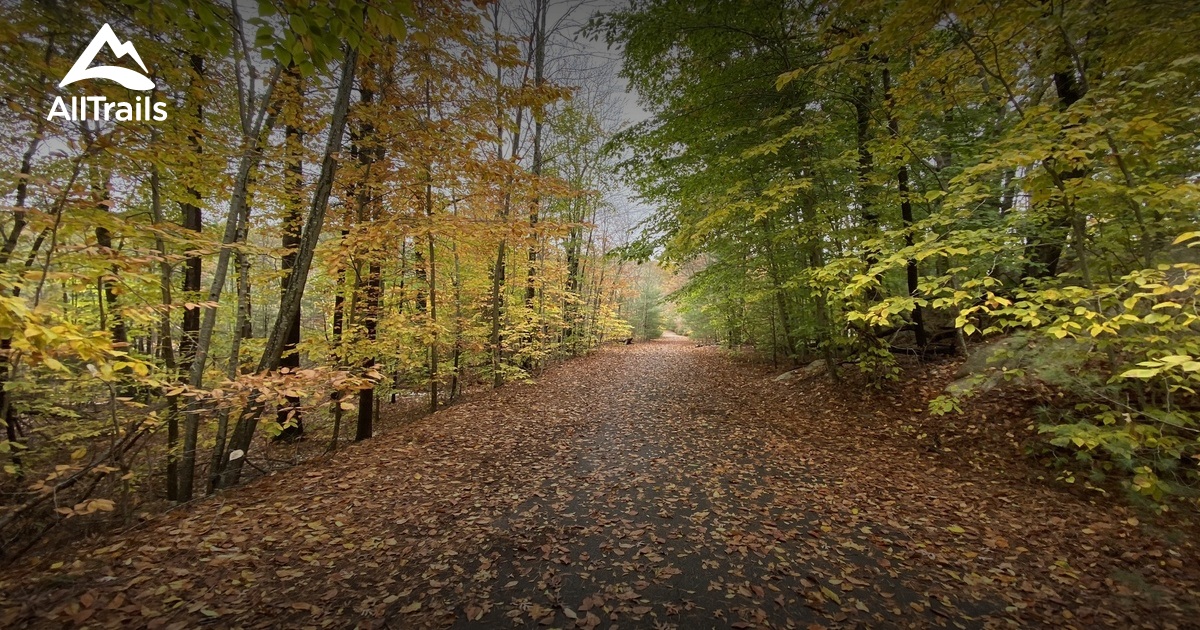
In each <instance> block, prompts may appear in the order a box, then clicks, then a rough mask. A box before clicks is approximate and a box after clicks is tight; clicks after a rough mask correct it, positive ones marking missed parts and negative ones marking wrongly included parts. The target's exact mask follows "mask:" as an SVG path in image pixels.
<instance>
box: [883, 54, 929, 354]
mask: <svg viewBox="0 0 1200 630" xmlns="http://www.w3.org/2000/svg"><path fill="white" fill-rule="evenodd" d="M883 100H884V102H886V103H887V109H888V132H889V133H890V135H891V136H892V140H894V141H899V139H900V121H899V120H898V119H897V118H896V104H895V102H894V101H893V100H892V80H891V73H890V72H889V71H888V68H887V65H886V64H885V65H884V67H883ZM896 188H897V189H898V190H899V192H900V217H901V219H902V220H903V221H904V245H905V246H906V247H912V246H913V243H914V240H913V233H912V225H913V209H912V200H911V199H910V198H909V196H908V162H907V160H906V161H903V162H901V163H900V168H899V170H898V171H897V172H896ZM905 277H906V279H907V281H908V294H909V296H911V297H913V298H917V297H918V295H917V292H918V291H917V290H918V286H919V284H920V273H919V269H918V268H917V260H916V259H915V258H909V259H908V260H907V261H905ZM912 325H913V330H914V331H915V332H916V336H917V345H918V346H920V347H922V348H924V347H925V346H926V345H928V344H929V338H928V336H927V335H926V334H925V317H924V312H923V310H922V309H921V306H920V305H919V304H918V305H914V306H913V312H912Z"/></svg>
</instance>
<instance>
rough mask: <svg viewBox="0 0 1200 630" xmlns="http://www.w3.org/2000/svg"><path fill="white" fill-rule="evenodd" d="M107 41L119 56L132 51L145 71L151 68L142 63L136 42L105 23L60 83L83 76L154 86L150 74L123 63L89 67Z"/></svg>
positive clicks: (138, 86) (140, 87) (136, 86)
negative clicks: (118, 34)
mask: <svg viewBox="0 0 1200 630" xmlns="http://www.w3.org/2000/svg"><path fill="white" fill-rule="evenodd" d="M106 45H107V46H108V48H109V50H111V51H112V52H113V54H114V55H116V56H117V58H118V59H119V58H121V57H124V56H125V55H129V56H130V57H133V60H134V61H136V62H137V64H138V65H139V66H141V68H142V71H144V72H149V71H148V70H146V64H144V63H142V58H141V57H140V56H139V55H138V52H137V49H135V48H134V47H133V42H122V41H121V40H120V39H117V34H116V33H114V32H113V30H112V27H110V26H109V25H108V24H105V25H104V26H101V27H100V31H99V32H97V33H96V36H95V37H93V38H92V42H91V43H90V44H88V46H87V48H85V49H84V51H83V54H82V55H79V59H77V60H75V65H73V66H71V70H70V71H69V72H67V76H65V77H63V80H62V83H59V84H58V85H59V86H60V87H62V86H66V85H69V84H71V83H74V82H76V81H82V80H83V79H108V80H110V81H116V82H117V83H120V84H121V85H123V86H125V87H127V88H129V89H131V90H142V91H146V90H153V89H154V81H151V80H150V77H147V76H146V75H144V74H142V73H140V72H137V71H135V70H130V69H129V68H122V67H120V66H96V67H95V68H89V67H88V66H90V65H91V64H92V61H94V60H95V59H96V54H97V53H99V52H100V49H101V48H103V47H104V46H106Z"/></svg>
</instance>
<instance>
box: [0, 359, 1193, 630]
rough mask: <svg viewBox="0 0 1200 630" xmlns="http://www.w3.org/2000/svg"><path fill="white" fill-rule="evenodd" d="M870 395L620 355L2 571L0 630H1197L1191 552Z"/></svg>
mask: <svg viewBox="0 0 1200 630" xmlns="http://www.w3.org/2000/svg"><path fill="white" fill-rule="evenodd" d="M870 398H871V397H869V396H860V395H859V394H858V393H856V392H852V391H849V390H847V389H846V388H843V389H841V390H839V389H837V388H835V387H833V386H832V385H831V384H829V383H825V382H817V383H812V382H810V383H806V384H805V385H804V386H803V387H800V388H790V387H781V386H780V385H779V384H778V383H774V382H773V381H772V380H771V379H770V377H769V375H768V374H766V373H765V372H764V371H763V370H761V369H754V368H750V367H747V366H744V365H739V364H737V363H736V362H733V361H731V360H730V359H729V357H728V356H727V355H725V354H723V353H721V352H720V351H717V350H715V349H713V348H696V347H694V346H693V345H692V344H690V343H688V342H687V341H686V340H683V339H681V338H678V337H674V338H667V339H664V340H661V341H658V342H654V343H647V344H638V345H634V346H620V347H610V348H606V349H604V350H602V351H600V352H598V353H595V354H593V355H592V356H589V357H586V358H583V359H579V360H575V361H571V362H568V363H566V364H563V365H560V366H558V367H556V368H554V369H552V370H550V371H549V372H548V373H546V374H544V375H543V376H542V377H541V378H540V380H539V382H537V383H535V384H523V385H513V386H509V387H506V388H504V389H502V390H498V391H495V392H490V393H488V394H485V395H482V396H479V397H476V398H473V399H471V400H469V401H467V402H464V403H462V404H459V405H456V406H453V407H451V408H449V409H446V410H443V411H441V412H439V413H437V414H433V415H431V416H429V417H427V418H425V419H423V420H421V421H419V422H416V423H414V424H412V425H410V426H408V427H405V428H403V429H400V430H397V431H395V432H392V433H390V434H386V435H382V436H378V437H376V438H375V439H373V440H370V441H367V442H364V443H361V444H357V445H354V446H352V447H350V448H347V449H346V450H344V451H342V452H340V453H338V454H337V456H336V457H335V458H332V459H330V460H328V461H325V462H322V463H317V464H313V465H310V466H307V467H302V468H296V469H292V470H288V471H284V472H282V473H278V474H275V475H271V476H269V477H264V478H261V479H258V480H256V481H254V482H252V483H250V484H248V485H247V486H245V487H243V488H239V489H237V490H234V491H232V492H228V493H225V494H222V495H220V496H218V497H216V498H213V499H209V500H204V501H199V502H197V503H195V504H193V505H190V506H187V507H186V508H183V509H179V510H176V511H173V512H170V513H167V514H164V515H161V516H159V517H156V518H152V519H151V520H149V521H148V522H146V523H144V524H142V525H141V526H139V527H136V528H134V529H132V530H129V531H126V532H120V533H115V534H111V535H109V536H106V537H102V538H99V539H90V540H83V541H78V542H77V543H76V544H75V545H73V546H71V547H69V548H66V549H61V550H56V551H53V552H48V553H46V554H44V555H41V556H35V557H32V558H30V559H28V560H26V561H24V562H23V563H22V564H21V565H19V566H15V567H10V568H9V569H7V570H6V571H5V572H4V573H3V574H2V575H0V593H2V594H0V625H4V626H5V627H12V626H18V625H20V626H37V627H61V626H63V625H66V626H88V627H145V628H189V627H195V626H199V625H214V626H243V627H248V628H266V627H298V628H306V627H312V628H325V627H347V626H357V627H367V628H370V627H414V628H418V627H460V628H472V627H481V626H487V627H499V628H507V627H513V628H584V629H588V630H591V629H594V628H601V627H603V628H610V627H613V626H617V627H647V628H674V627H678V628H693V627H733V628H766V627H775V628H824V627H829V628H833V627H856V626H857V627H872V626H879V625H886V626H899V627H948V628H949V627H959V628H967V627H992V626H997V627H998V626H1008V625H1012V624H1018V625H1036V624H1054V625H1058V626H1062V627H1077V628H1085V627H1089V626H1095V625H1106V626H1118V627H1134V626H1144V627H1187V626H1191V625H1193V623H1194V619H1196V618H1197V617H1196V616H1195V615H1196V614H1197V611H1196V601H1197V593H1198V587H1197V572H1198V571H1200V569H1198V567H1200V562H1198V561H1197V560H1198V558H1197V552H1196V549H1195V546H1194V545H1193V544H1192V542H1191V539H1190V538H1187V537H1185V538H1184V539H1183V540H1182V541H1179V542H1176V543H1171V542H1170V541H1169V537H1165V536H1159V535H1157V534H1156V533H1154V532H1153V531H1151V530H1150V528H1147V527H1139V526H1138V525H1139V523H1138V521H1137V520H1136V518H1135V517H1133V516H1132V515H1131V514H1129V513H1128V512H1127V510H1126V509H1124V508H1120V507H1117V508H1115V509H1114V507H1113V504H1112V502H1111V501H1109V502H1108V503H1104V502H1096V501H1094V500H1089V499H1088V498H1086V497H1080V496H1077V495H1075V494H1070V493H1066V492H1062V491H1058V490H1055V489H1054V488H1051V487H1048V486H1046V485H1045V484H1042V485H1038V484H1035V483H1031V482H1029V481H1027V480H1026V479H1025V478H1024V477H1022V476H1021V475H1020V474H1017V473H1015V472H1013V471H1012V470H1005V469H1002V467H1000V466H980V465H979V462H978V461H974V460H972V461H967V459H966V458H964V459H963V461H958V460H956V459H954V458H953V457H951V456H949V455H947V454H946V453H943V452H931V451H930V450H929V449H928V448H926V447H925V446H923V445H922V443H921V442H920V441H918V440H914V439H908V438H906V437H905V435H903V432H901V431H897V430H896V427H897V426H899V425H898V424H897V422H896V421H894V420H895V418H894V417H893V416H894V415H895V413H896V412H895V411H894V410H892V409H886V408H881V407H883V406H882V405H880V404H879V401H878V400H873V399H870ZM873 407H874V408H873ZM1009 468H1012V467H1011V466H1010V467H1009Z"/></svg>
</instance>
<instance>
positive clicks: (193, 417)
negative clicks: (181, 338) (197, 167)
mask: <svg viewBox="0 0 1200 630" xmlns="http://www.w3.org/2000/svg"><path fill="white" fill-rule="evenodd" d="M278 76H279V70H278V68H276V70H275V72H274V74H273V76H272V77H271V80H270V82H269V83H268V84H267V87H266V90H265V91H264V93H263V95H262V101H261V104H260V106H259V110H258V113H257V115H256V117H255V119H254V122H253V123H252V124H251V125H248V127H249V131H250V133H249V134H248V135H247V136H245V137H243V139H242V144H243V147H242V151H243V152H242V157H241V160H240V161H239V163H238V172H237V177H236V178H235V180H234V186H233V195H232V197H231V198H230V200H229V211H228V212H227V214H226V217H225V234H224V236H223V238H222V239H221V252H220V253H219V254H218V255H217V266H216V267H215V268H214V269H213V278H212V284H211V285H210V286H209V290H208V301H209V302H212V303H216V302H217V301H218V300H220V299H221V292H222V290H223V289H224V287H225V276H226V274H227V273H228V271H229V257H230V255H231V254H232V252H233V244H234V243H235V242H236V240H237V234H238V223H239V222H240V217H241V216H242V211H243V208H244V207H245V206H246V196H247V194H248V191H249V187H250V174H251V171H252V170H253V169H254V168H256V167H257V166H258V163H259V161H260V160H261V159H262V144H263V143H264V142H265V141H266V138H267V136H268V135H269V134H270V131H271V129H272V128H273V127H274V126H275V114H274V113H273V112H272V113H268V112H267V104H268V103H270V100H271V93H272V92H273V91H274V89H275V84H276V82H277V81H278ZM216 323H217V309H216V308H212V307H208V308H207V309H206V310H205V311H204V317H203V320H202V321H201V323H200V328H199V329H198V331H197V335H196V346H195V354H194V356H193V358H192V363H191V365H190V368H191V369H190V370H189V373H188V385H189V386H190V387H192V388H193V389H200V388H201V387H202V386H203V384H204V366H205V363H207V360H208V351H209V347H210V345H211V344H212V335H213V330H214V329H215V327H216ZM202 411H203V403H202V402H200V401H199V400H197V399H192V401H191V402H190V403H189V404H188V406H187V410H186V412H185V415H184V424H183V452H182V454H181V456H180V460H179V491H178V493H177V496H176V500H177V501H189V500H191V498H192V490H193V486H194V481H195V474H196V442H197V438H198V434H199V428H200V414H201V413H202Z"/></svg>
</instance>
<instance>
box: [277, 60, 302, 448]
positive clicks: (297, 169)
mask: <svg viewBox="0 0 1200 630" xmlns="http://www.w3.org/2000/svg"><path fill="white" fill-rule="evenodd" d="M284 80H285V83H284V85H285V87H287V88H288V92H289V93H288V94H286V96H285V103H284V104H283V107H284V108H288V109H290V111H285V114H286V115H288V116H289V117H290V116H293V115H294V116H298V113H299V111H300V110H302V109H303V92H302V89H303V86H302V84H301V79H300V73H299V72H297V71H296V68H295V66H294V65H293V66H288V70H287V72H286V73H285V75H284ZM292 92H294V93H292ZM288 97H291V98H292V99H295V100H294V101H293V102H290V103H289V102H286V99H287V98H288ZM303 156H304V134H303V132H302V131H301V130H300V128H299V127H298V126H296V125H295V124H294V121H288V124H287V126H286V127H285V130H284V186H285V187H286V188H287V192H288V206H287V214H286V215H285V216H284V219H283V236H282V239H281V245H283V250H284V253H283V260H282V261H281V263H282V267H283V279H282V280H281V281H280V283H279V301H280V307H281V308H282V305H283V298H284V296H285V295H286V294H287V287H288V282H289V280H290V279H291V272H292V269H293V268H294V267H295V266H296V253H297V252H296V250H297V248H298V247H299V246H300V232H301V229H302V228H303V227H304V226H303V224H302V221H303V217H302V216H301V207H302V206H303V204H304V199H303V191H304V161H303V160H304V157H303ZM299 344H300V311H299V310H297V311H296V316H295V317H293V318H292V320H291V326H290V327H289V328H288V330H287V334H286V335H285V336H284V340H283V354H282V355H281V356H280V359H279V367H280V368H283V369H287V370H289V371H295V370H297V369H299V368H300V353H299V352H298V351H297V350H296V347H297V346H298V345H299ZM277 421H278V422H279V425H280V426H281V427H283V430H282V431H280V432H279V435H277V436H276V437H275V439H276V440H279V441H285V442H292V441H295V440H298V439H300V438H301V437H302V436H303V435H304V422H303V419H302V418H301V417H300V399H299V398H296V397H292V396H289V397H288V398H287V403H286V404H285V405H284V406H283V407H281V408H280V409H279V413H278V417H277Z"/></svg>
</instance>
